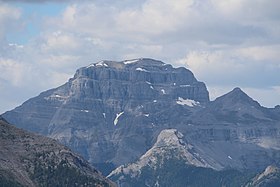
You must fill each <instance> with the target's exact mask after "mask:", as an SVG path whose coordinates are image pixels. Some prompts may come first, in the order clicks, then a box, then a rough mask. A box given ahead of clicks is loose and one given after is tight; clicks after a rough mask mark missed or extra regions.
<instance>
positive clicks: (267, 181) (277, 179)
mask: <svg viewBox="0 0 280 187" xmlns="http://www.w3.org/2000/svg"><path fill="white" fill-rule="evenodd" d="M278 186H280V170H279V168H278V167H275V166H268V167H267V168H266V169H265V170H264V171H263V172H262V173H260V174H258V175H257V176H255V177H254V178H253V179H251V181H250V182H248V184H246V187H278Z"/></svg>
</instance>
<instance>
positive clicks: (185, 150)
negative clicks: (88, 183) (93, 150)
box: [109, 129, 211, 177]
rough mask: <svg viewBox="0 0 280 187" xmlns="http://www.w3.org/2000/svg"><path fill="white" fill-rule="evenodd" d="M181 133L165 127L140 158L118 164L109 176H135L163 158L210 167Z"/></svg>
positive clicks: (158, 164)
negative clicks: (130, 162)
mask: <svg viewBox="0 0 280 187" xmlns="http://www.w3.org/2000/svg"><path fill="white" fill-rule="evenodd" d="M182 138H183V134H182V133H180V132H178V131H177V130H176V129H165V130H162V131H161V133H160V134H159V136H158V138H157V141H156V143H155V144H154V145H153V147H152V148H151V149H149V150H148V151H147V152H146V153H145V154H144V155H143V156H141V157H140V159H139V160H138V161H137V162H136V163H133V164H129V165H127V166H124V165H122V166H120V167H118V168H117V169H115V170H114V171H113V172H112V173H110V175H109V177H112V176H115V175H124V174H125V175H130V176H131V177H137V176H138V175H140V174H141V171H142V169H143V168H144V167H147V166H149V167H151V168H152V169H156V168H157V167H160V166H161V165H163V164H164V163H163V162H164V161H165V160H169V159H177V160H184V161H185V163H186V164H188V165H194V166H197V167H205V168H210V167H211V166H210V165H208V164H207V163H206V162H205V161H204V160H203V159H202V158H201V157H200V156H199V154H197V153H196V151H195V148H194V147H193V146H192V145H190V144H187V143H185V142H184V140H183V139H182Z"/></svg>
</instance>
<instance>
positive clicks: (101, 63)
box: [86, 61, 108, 68]
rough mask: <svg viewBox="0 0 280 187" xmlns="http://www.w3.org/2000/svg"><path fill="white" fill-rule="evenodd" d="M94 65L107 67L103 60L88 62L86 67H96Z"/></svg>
mask: <svg viewBox="0 0 280 187" xmlns="http://www.w3.org/2000/svg"><path fill="white" fill-rule="evenodd" d="M96 66H104V67H108V64H106V63H105V61H100V62H98V63H93V64H90V65H88V66H87V67H86V68H90V67H96Z"/></svg>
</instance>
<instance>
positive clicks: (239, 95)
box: [214, 87, 260, 107]
mask: <svg viewBox="0 0 280 187" xmlns="http://www.w3.org/2000/svg"><path fill="white" fill-rule="evenodd" d="M214 103H216V104H222V105H223V106H224V107H232V106H236V105H240V104H241V105H248V106H251V107H260V104H259V103H258V102H257V101H255V100H253V99H252V98H251V97H250V96H248V95H247V94H246V93H245V92H244V91H243V90H241V89H240V88H238V87H237V88H234V89H233V90H232V91H230V92H229V93H227V94H225V95H223V96H221V97H218V98H217V99H216V100H215V101H214Z"/></svg>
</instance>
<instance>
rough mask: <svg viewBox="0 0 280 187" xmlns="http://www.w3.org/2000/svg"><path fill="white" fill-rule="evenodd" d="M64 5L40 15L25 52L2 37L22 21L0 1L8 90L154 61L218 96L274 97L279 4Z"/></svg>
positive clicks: (237, 0)
mask: <svg viewBox="0 0 280 187" xmlns="http://www.w3.org/2000/svg"><path fill="white" fill-rule="evenodd" d="M15 1H16V0H15ZM6 2H13V1H6ZM20 2H30V4H32V2H35V0H34V1H32V0H31V1H28V0H26V1H20ZM36 2H40V3H41V2H56V1H51V0H41V1H36ZM63 2H64V3H65V2H67V3H65V5H66V6H65V9H64V10H63V11H62V12H61V13H60V14H59V15H56V16H53V17H51V16H49V17H45V18H43V19H42V23H41V24H40V29H41V32H40V33H39V34H38V35H36V36H34V37H33V38H31V39H30V40H29V42H28V43H26V44H24V46H23V47H22V46H21V47H20V45H17V44H13V45H9V42H7V41H4V39H3V38H5V35H7V33H9V32H10V31H11V30H17V29H14V28H15V27H18V26H17V25H20V22H19V21H20V20H25V19H27V18H25V17H24V15H22V13H21V11H20V10H19V8H14V7H13V4H12V3H10V4H7V3H6V4H5V3H3V6H2V4H1V7H0V39H1V37H2V39H1V42H2V43H1V44H0V47H1V50H0V59H1V61H0V63H1V64H0V67H1V70H2V69H5V70H6V71H7V72H9V74H10V75H15V77H13V78H9V77H8V73H6V74H5V73H3V74H2V75H1V76H0V80H2V81H1V84H2V85H6V87H5V88H6V89H9V86H8V85H9V84H8V83H10V84H11V85H13V86H14V87H15V88H19V86H20V85H24V86H26V87H28V89H29V90H33V92H32V91H30V92H29V93H31V92H32V93H34V92H35V91H34V90H36V93H37V92H40V91H42V90H44V89H48V88H51V87H55V86H58V85H60V84H62V83H63V82H65V81H66V80H67V79H68V78H69V77H71V76H72V75H73V73H74V72H75V70H76V69H77V68H79V67H81V66H86V65H87V64H89V63H92V62H96V61H99V60H102V59H111V60H123V59H130V58H138V57H152V58H155V59H159V60H163V61H165V62H167V63H172V64H173V65H176V66H178V65H180V66H182V65H183V66H186V67H188V68H190V69H191V70H192V71H193V72H194V73H195V75H196V76H197V77H198V78H199V80H201V81H205V82H206V83H207V85H208V86H209V89H210V91H211V90H213V93H216V94H219V93H220V94H221V93H222V91H223V90H224V91H226V90H227V91H229V90H231V88H232V87H235V86H240V87H244V88H246V89H247V90H249V91H250V92H251V93H257V92H259V91H260V90H262V89H265V90H267V91H263V92H261V91H260V92H259V93H262V94H263V98H265V96H267V95H269V94H267V93H268V92H269V93H270V95H272V93H274V94H277V93H279V92H277V90H278V89H276V88H278V87H279V85H280V80H279V75H278V74H279V73H278V72H279V70H280V69H279V68H280V64H279V59H280V56H279V52H278V51H279V49H280V14H279V8H280V4H279V3H280V1H278V0H269V1H267V0H257V1H256V0H228V1H224V0H207V1H199V0H174V1H169V0H161V1H157V0H139V1H137V2H135V1H134V0H124V1H102V0H95V1H86V0H85V1H79V2H77V1H67V0H65V1H63ZM46 6H50V4H48V3H47V4H46ZM15 23H16V24H15ZM15 32H16V31H15ZM20 69H22V72H21V71H20ZM31 71H32V72H31ZM25 72H28V73H29V72H30V73H29V75H28V76H24V73H25ZM34 77H36V78H35V79H34ZM34 80H36V81H37V82H38V83H37V84H35V83H34ZM42 80H44V81H43V82H44V85H42V84H41V83H40V82H41V81H42ZM7 82H8V83H7ZM4 83H5V84H4ZM31 83H32V84H31ZM30 85H32V86H30ZM15 88H14V89H15ZM214 88H217V89H216V90H218V91H215V89H214ZM28 89H27V90H28ZM219 90H222V91H219ZM210 93H211V92H210ZM214 95H215V94H214ZM255 95H256V96H257V97H261V96H260V95H258V94H255ZM31 96H33V95H30V97H31ZM270 98H271V99H273V97H270ZM275 98H276V97H275ZM263 102H264V103H265V101H263ZM269 102H270V101H269ZM269 102H268V103H269ZM270 103H271V102H270Z"/></svg>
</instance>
